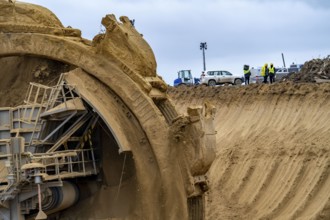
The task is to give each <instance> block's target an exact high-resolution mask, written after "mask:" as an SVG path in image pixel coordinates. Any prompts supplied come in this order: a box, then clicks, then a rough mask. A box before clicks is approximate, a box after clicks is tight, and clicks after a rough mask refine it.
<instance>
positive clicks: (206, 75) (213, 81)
mask: <svg viewBox="0 0 330 220" xmlns="http://www.w3.org/2000/svg"><path fill="white" fill-rule="evenodd" d="M243 82H244V77H243V76H242V75H234V74H232V73H230V72H228V71H226V70H214V71H204V72H203V73H202V75H201V79H200V83H201V84H205V85H208V86H215V85H220V84H225V83H230V84H233V85H242V83H243Z"/></svg>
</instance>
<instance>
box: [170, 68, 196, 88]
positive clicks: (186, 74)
mask: <svg viewBox="0 0 330 220" xmlns="http://www.w3.org/2000/svg"><path fill="white" fill-rule="evenodd" d="M199 82H200V79H199V78H193V76H192V74H191V70H180V71H179V72H178V78H176V79H175V80H174V83H173V85H174V86H180V85H188V86H192V85H198V84H199Z"/></svg>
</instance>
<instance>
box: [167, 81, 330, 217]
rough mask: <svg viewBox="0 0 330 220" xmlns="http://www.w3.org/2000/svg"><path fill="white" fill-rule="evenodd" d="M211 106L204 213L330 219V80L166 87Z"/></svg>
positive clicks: (181, 105) (181, 104)
mask: <svg viewBox="0 0 330 220" xmlns="http://www.w3.org/2000/svg"><path fill="white" fill-rule="evenodd" d="M169 95H170V96H171V97H172V99H173V101H174V102H175V105H176V107H177V108H178V110H179V111H180V112H184V111H185V109H186V107H187V106H189V105H197V104H201V103H203V102H204V101H206V100H208V101H211V102H213V103H214V104H215V105H216V108H217V114H216V118H215V124H216V130H217V158H216V160H215V162H214V163H213V165H212V167H211V169H210V171H209V179H210V192H209V194H208V196H207V202H206V219H208V220H210V219H228V220H229V219H230V220H231V219H330V212H329V207H330V202H329V201H330V177H329V173H330V167H329V166H330V163H329V162H330V161H329V151H330V145H329V144H330V136H329V131H330V112H329V108H330V101H329V100H330V99H329V98H330V84H294V83H278V84H273V85H250V86H247V87H215V88H211V87H206V86H205V87H203V86H199V87H181V88H170V90H169Z"/></svg>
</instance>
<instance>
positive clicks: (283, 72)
mask: <svg viewBox="0 0 330 220" xmlns="http://www.w3.org/2000/svg"><path fill="white" fill-rule="evenodd" d="M289 73H290V71H289V69H288V68H278V69H277V70H276V73H275V79H276V80H281V79H282V78H283V77H284V76H286V75H288V74H289Z"/></svg>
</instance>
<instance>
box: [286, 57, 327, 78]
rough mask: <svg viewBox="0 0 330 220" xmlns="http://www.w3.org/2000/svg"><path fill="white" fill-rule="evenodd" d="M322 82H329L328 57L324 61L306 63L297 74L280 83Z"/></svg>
mask: <svg viewBox="0 0 330 220" xmlns="http://www.w3.org/2000/svg"><path fill="white" fill-rule="evenodd" d="M288 80H289V81H294V82H323V81H324V80H330V55H329V56H328V57H327V58H324V59H313V60H310V61H307V62H306V63H305V64H304V66H303V67H302V69H301V71H299V72H298V73H291V74H289V75H288V76H286V77H284V78H283V79H282V81H288Z"/></svg>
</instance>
